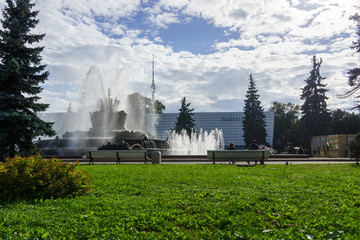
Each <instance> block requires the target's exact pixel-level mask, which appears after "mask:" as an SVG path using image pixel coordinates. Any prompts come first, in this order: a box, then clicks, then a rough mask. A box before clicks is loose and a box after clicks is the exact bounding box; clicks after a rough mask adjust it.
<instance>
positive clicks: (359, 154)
mask: <svg viewBox="0 0 360 240" xmlns="http://www.w3.org/2000/svg"><path fill="white" fill-rule="evenodd" d="M349 150H350V156H351V157H352V158H355V159H356V160H359V159H360V133H358V134H356V136H355V139H354V141H352V142H351V143H350V145H349Z"/></svg>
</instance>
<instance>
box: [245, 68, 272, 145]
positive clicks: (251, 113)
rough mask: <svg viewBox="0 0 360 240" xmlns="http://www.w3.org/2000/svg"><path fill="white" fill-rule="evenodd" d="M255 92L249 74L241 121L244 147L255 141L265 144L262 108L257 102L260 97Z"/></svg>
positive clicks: (252, 80)
mask: <svg viewBox="0 0 360 240" xmlns="http://www.w3.org/2000/svg"><path fill="white" fill-rule="evenodd" d="M257 91H258V90H257V88H256V84H255V81H254V79H253V77H252V74H250V79H249V86H248V90H247V92H246V99H245V106H244V114H245V117H244V119H243V121H242V123H243V131H244V135H243V137H244V140H245V144H246V146H249V145H250V143H251V142H252V141H253V140H256V141H257V142H258V143H260V144H267V143H266V137H267V133H266V128H265V127H266V123H265V114H264V108H263V107H261V102H260V100H259V97H260V96H259V94H258V93H257Z"/></svg>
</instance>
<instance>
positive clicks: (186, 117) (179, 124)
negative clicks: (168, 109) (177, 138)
mask: <svg viewBox="0 0 360 240" xmlns="http://www.w3.org/2000/svg"><path fill="white" fill-rule="evenodd" d="M190 104H191V103H190V102H189V103H187V102H186V98H185V97H183V98H182V99H181V107H180V109H179V115H178V117H177V120H176V123H175V127H174V130H175V132H176V133H181V132H182V131H184V130H185V131H186V133H187V134H188V135H189V136H190V135H191V133H192V132H193V131H194V127H195V120H194V119H193V116H194V114H195V113H193V111H194V108H190Z"/></svg>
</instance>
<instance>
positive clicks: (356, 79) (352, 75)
mask: <svg viewBox="0 0 360 240" xmlns="http://www.w3.org/2000/svg"><path fill="white" fill-rule="evenodd" d="M350 20H353V21H354V22H356V34H357V36H358V39H357V40H356V41H353V45H352V47H351V48H352V49H355V52H356V53H360V15H359V14H357V13H356V14H355V15H353V16H351V17H350ZM348 74H349V78H348V85H349V86H350V87H351V89H350V90H349V91H348V92H347V93H345V94H344V95H343V96H341V97H345V98H346V97H350V96H353V95H355V98H356V99H357V100H359V99H360V95H356V92H357V91H358V90H359V89H360V67H355V68H353V69H350V70H349V71H348ZM355 108H357V109H359V110H360V104H359V101H358V104H357V105H356V106H355Z"/></svg>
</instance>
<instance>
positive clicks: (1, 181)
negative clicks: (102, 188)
mask: <svg viewBox="0 0 360 240" xmlns="http://www.w3.org/2000/svg"><path fill="white" fill-rule="evenodd" d="M77 165H78V163H75V164H69V163H63V162H62V161H61V160H59V159H55V158H53V159H42V158H41V156H40V155H35V156H31V157H14V158H7V159H6V160H5V162H4V163H0V200H4V201H13V200H17V199H48V198H64V197H75V196H80V195H83V194H89V193H90V192H91V191H92V189H93V186H92V182H91V177H90V175H89V174H88V173H86V172H85V171H84V170H79V169H76V166H77Z"/></svg>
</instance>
